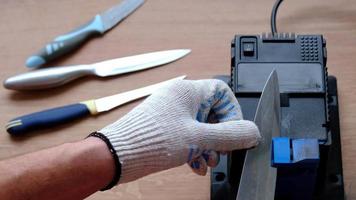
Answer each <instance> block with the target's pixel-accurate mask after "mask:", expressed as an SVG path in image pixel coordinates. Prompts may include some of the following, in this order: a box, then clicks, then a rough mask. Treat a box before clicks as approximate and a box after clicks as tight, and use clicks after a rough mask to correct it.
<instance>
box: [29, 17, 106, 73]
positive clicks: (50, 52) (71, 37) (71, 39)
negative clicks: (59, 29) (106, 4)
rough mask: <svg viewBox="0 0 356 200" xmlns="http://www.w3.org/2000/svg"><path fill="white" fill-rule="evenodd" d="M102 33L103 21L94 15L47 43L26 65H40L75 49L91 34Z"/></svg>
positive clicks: (30, 66) (33, 66)
mask: <svg viewBox="0 0 356 200" xmlns="http://www.w3.org/2000/svg"><path fill="white" fill-rule="evenodd" d="M102 33H104V27H103V23H102V20H101V17H100V15H96V16H95V18H94V19H93V20H91V21H90V22H88V23H87V24H85V25H83V26H81V27H79V28H77V29H75V30H73V31H72V32H69V33H67V34H65V35H61V36H58V37H57V38H55V39H54V41H53V42H51V43H49V44H47V45H46V46H45V47H44V48H43V49H41V50H40V51H39V52H38V53H37V54H36V55H32V56H30V57H29V58H28V59H27V61H26V66H27V67H29V68H36V67H40V66H42V65H44V64H46V63H48V62H50V61H52V60H54V59H56V58H58V57H60V56H62V55H64V54H67V53H69V52H71V51H73V50H75V49H77V48H78V47H79V46H81V45H82V44H83V43H84V42H85V41H86V40H88V39H89V38H91V37H92V36H95V35H99V34H102Z"/></svg>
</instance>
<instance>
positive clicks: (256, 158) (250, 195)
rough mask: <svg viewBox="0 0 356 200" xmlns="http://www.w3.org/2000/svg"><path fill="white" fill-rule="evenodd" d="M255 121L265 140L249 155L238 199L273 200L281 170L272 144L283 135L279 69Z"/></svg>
mask: <svg viewBox="0 0 356 200" xmlns="http://www.w3.org/2000/svg"><path fill="white" fill-rule="evenodd" d="M254 121H255V123H256V125H257V126H258V128H259V130H260V132H261V136H262V141H261V142H260V144H259V145H258V146H257V147H255V148H254V149H251V150H248V151H247V153H246V158H245V163H244V166H243V170H242V175H241V179H240V185H239V190H238V194H237V198H236V199H237V200H273V199H274V192H275V186H276V178H277V170H276V168H273V167H271V143H272V137H277V136H279V135H280V94H279V85H278V77H277V72H276V71H275V70H273V71H272V73H271V74H270V76H269V78H268V80H267V82H266V85H265V86H264V89H263V91H262V94H261V98H260V101H259V103H258V106H257V110H256V115H255V120H254Z"/></svg>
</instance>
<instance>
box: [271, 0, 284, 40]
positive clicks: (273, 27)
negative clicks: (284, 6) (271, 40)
mask: <svg viewBox="0 0 356 200" xmlns="http://www.w3.org/2000/svg"><path fill="white" fill-rule="evenodd" d="M282 1H283V0H277V1H276V3H274V5H273V9H272V15H271V30H272V35H273V36H274V35H276V34H277V25H276V18H277V10H278V7H279V5H280V4H281V3H282Z"/></svg>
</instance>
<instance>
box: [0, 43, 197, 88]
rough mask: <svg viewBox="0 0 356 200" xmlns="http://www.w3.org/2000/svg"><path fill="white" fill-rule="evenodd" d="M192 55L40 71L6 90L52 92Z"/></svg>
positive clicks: (174, 53) (12, 81)
mask: <svg viewBox="0 0 356 200" xmlns="http://www.w3.org/2000/svg"><path fill="white" fill-rule="evenodd" d="M189 52H190V50H189V49H177V50H168V51H158V52H153V53H146V54H141V55H136V56H130V57H124V58H117V59H113V60H107V61H103V62H99V63H94V64H90V65H76V66H68V67H55V68H48V69H40V70H35V71H32V72H27V73H24V74H20V75H17V76H13V77H10V78H8V79H7V80H5V81H4V87H5V88H7V89H12V90H33V89H45V88H52V87H57V86H60V85H63V84H65V83H68V82H69V81H72V80H74V79H77V78H79V77H82V76H88V75H96V76H100V77H107V76H114V75H119V74H124V73H129V72H134V71H138V70H144V69H148V68H152V67H156V66H160V65H163V64H167V63H170V62H173V61H175V60H177V59H179V58H182V57H184V56H185V55H187V54H188V53H189Z"/></svg>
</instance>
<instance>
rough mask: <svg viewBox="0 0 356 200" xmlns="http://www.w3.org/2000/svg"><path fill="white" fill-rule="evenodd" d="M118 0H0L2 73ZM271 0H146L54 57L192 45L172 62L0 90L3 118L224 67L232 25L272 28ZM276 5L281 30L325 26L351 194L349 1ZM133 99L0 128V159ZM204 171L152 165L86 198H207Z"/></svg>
mask: <svg viewBox="0 0 356 200" xmlns="http://www.w3.org/2000/svg"><path fill="white" fill-rule="evenodd" d="M117 2H118V1H117V0H116V1H115V0H105V1H94V0H75V1H72V0H64V1H37V2H36V1H28V0H18V1H10V0H2V1H1V6H0V13H1V15H2V17H1V18H0V24H1V25H0V36H1V37H0V38H1V39H0V41H1V42H0V49H1V51H0V66H1V70H2V73H1V75H0V76H1V79H2V80H4V79H5V78H7V77H9V76H12V75H15V74H18V73H22V72H26V71H28V70H27V69H26V68H25V66H24V63H25V59H26V58H27V57H28V56H29V55H31V54H32V53H34V52H36V51H37V50H38V49H39V48H41V47H42V46H44V44H45V43H46V42H48V41H50V40H52V39H53V38H54V37H55V36H57V35H59V34H62V33H65V32H67V31H69V30H71V29H72V28H74V27H76V26H78V25H80V24H82V23H84V22H86V21H88V20H89V19H90V18H91V17H93V16H94V15H95V14H96V13H98V12H100V11H103V10H105V9H106V8H109V7H110V6H112V5H114V4H116V3H117ZM273 3H274V0H255V1H249V0H224V1H213V0H194V1H192V0H169V1H167V0H147V2H146V3H145V4H144V5H143V6H142V7H141V8H140V9H139V10H137V12H135V13H134V14H133V15H131V16H130V17H129V18H127V19H126V20H125V21H123V22H122V23H121V24H120V25H119V26H117V27H116V28H114V29H113V30H111V31H110V32H108V33H107V34H106V35H105V36H104V37H102V38H98V39H94V40H91V41H90V42H88V43H87V44H86V45H85V46H83V48H81V49H80V50H78V51H77V52H76V53H73V54H71V55H70V56H67V57H65V58H64V59H61V60H59V61H58V62H56V63H53V65H71V64H81V63H92V62H97V61H102V60H106V59H111V58H117V57H122V56H128V55H135V54H139V53H145V52H151V51H157V50H167V49H176V48H190V49H192V53H191V54H190V55H189V56H187V57H186V58H184V59H182V60H179V61H177V62H174V63H172V64H169V65H166V66H163V67H159V68H155V69H151V70H146V71H143V72H138V73H133V74H129V75H123V76H119V77H113V78H106V79H103V78H95V77H91V78H90V77H89V78H83V79H81V80H78V81H75V82H73V83H72V84H69V85H67V86H64V87H60V88H57V89H51V90H45V91H35V92H14V91H8V90H5V89H3V88H1V89H0V90H1V91H0V110H1V115H0V122H1V126H2V127H4V126H5V124H6V122H7V121H8V120H9V119H11V118H14V117H16V116H19V115H22V114H26V113H31V112H34V111H38V110H41V109H45V108H51V107H54V106H59V105H65V104H69V103H74V102H78V101H83V100H86V99H91V98H95V97H102V96H106V95H110V94H114V93H118V92H123V91H127V90H130V89H134V88H137V87H140V86H145V85H148V84H152V83H156V82H159V81H162V80H166V79H169V78H172V77H175V76H178V75H182V74H187V75H188V77H189V79H202V78H210V77H212V76H214V75H217V74H228V73H229V70H230V41H231V39H232V38H233V36H234V34H236V33H242V34H258V33H262V32H269V31H270V27H269V17H270V12H271V8H272V5H273ZM279 11H280V12H279V14H278V22H277V23H278V28H279V30H280V31H281V32H297V33H315V34H323V35H324V36H325V37H326V39H327V48H328V69H329V73H330V74H332V75H335V76H336V77H337V78H338V84H339V85H338V87H339V98H340V99H339V100H340V115H341V134H342V145H343V146H342V150H343V165H344V177H345V190H346V194H347V196H348V198H349V199H353V198H356V185H355V184H356V170H355V168H356V162H355V157H356V151H355V150H356V145H355V143H356V134H355V131H356V123H355V121H356V114H355V112H356V66H355V64H354V63H356V49H355V46H356V3H355V2H352V1H348V0H338V1H331V0H329V1H326V0H313V1H311V0H298V1H285V2H284V3H283V4H282V6H281V8H280V10H279ZM138 103H139V102H135V103H131V104H128V105H126V106H123V107H121V108H118V109H116V110H113V111H112V112H109V113H106V114H103V115H100V116H98V117H92V118H87V119H83V120H79V121H75V122H73V123H71V124H68V125H63V126H61V127H58V128H53V129H50V130H45V131H38V132H36V133H33V134H30V135H26V136H24V137H19V138H12V137H10V136H9V135H8V134H7V133H6V132H5V129H3V133H2V134H0V159H3V158H8V157H12V156H16V155H20V154H23V153H28V152H31V151H35V150H39V149H42V148H46V147H51V146H54V145H57V144H61V143H64V142H70V141H76V140H79V139H82V138H84V137H85V136H86V135H88V134H89V133H90V132H91V131H94V130H98V129H100V128H102V127H103V126H105V125H107V124H109V123H111V122H113V121H114V120H116V119H117V118H119V117H121V116H123V115H124V114H125V113H126V112H128V111H129V110H130V109H132V108H133V107H134V106H135V105H137V104H138ZM209 185H210V182H209V176H206V177H199V176H196V175H194V174H193V173H192V172H190V169H189V168H188V167H187V166H182V167H178V168H175V169H171V170H168V171H165V172H162V173H158V174H154V175H151V176H148V177H145V178H143V179H140V180H139V181H136V182H132V183H129V184H125V185H120V186H119V187H117V188H115V189H113V190H111V191H107V192H99V193H96V194H94V195H92V196H91V197H90V198H89V199H126V200H129V199H209V193H210V186H209Z"/></svg>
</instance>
